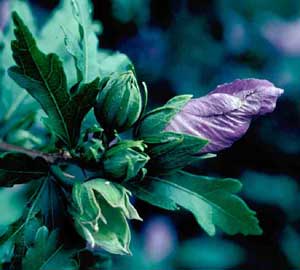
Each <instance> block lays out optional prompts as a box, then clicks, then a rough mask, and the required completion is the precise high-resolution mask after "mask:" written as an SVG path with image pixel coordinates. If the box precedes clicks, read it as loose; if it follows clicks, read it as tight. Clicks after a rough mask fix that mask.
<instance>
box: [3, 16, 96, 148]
mask: <svg viewBox="0 0 300 270" xmlns="http://www.w3.org/2000/svg"><path fill="white" fill-rule="evenodd" d="M13 20H14V23H15V26H16V29H15V35H16V40H15V41H13V42H12V50H13V57H14V59H15V61H16V63H17V66H14V67H12V68H10V69H9V75H10V76H11V77H12V78H13V79H14V80H15V81H16V82H17V83H18V84H19V85H20V86H21V87H23V88H25V89H26V90H27V91H28V92H29V93H30V94H31V95H32V96H33V97H34V98H35V99H36V100H37V101H38V102H39V103H40V104H41V106H42V108H43V109H44V111H45V112H46V114H47V115H48V118H47V119H45V124H46V125H47V126H48V127H49V128H50V130H51V131H52V132H53V133H54V134H55V135H56V137H57V138H59V139H60V140H61V141H63V142H64V144H66V145H67V146H69V147H72V146H74V145H75V144H76V142H77V140H78V136H79V129H80V125H81V122H82V120H83V117H84V116H85V114H86V113H87V112H88V111H89V109H91V107H92V105H93V102H94V100H95V98H96V96H97V93H98V83H99V80H98V79H95V80H94V81H93V82H91V83H89V84H86V85H83V86H81V87H80V88H79V91H78V92H77V93H75V94H74V95H71V94H70V93H69V92H68V90H67V79H66V75H65V72H64V69H63V66H62V63H61V61H60V60H59V58H58V56H57V55H55V54H48V55H45V54H44V53H42V52H41V51H40V50H39V49H38V47H37V45H36V42H35V40H34V38H33V36H32V34H31V33H30V31H29V30H28V28H27V27H26V25H25V24H24V23H23V21H22V20H21V18H20V17H19V16H18V15H17V13H13Z"/></svg>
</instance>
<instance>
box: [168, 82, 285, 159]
mask: <svg viewBox="0 0 300 270" xmlns="http://www.w3.org/2000/svg"><path fill="white" fill-rule="evenodd" d="M282 93H283V90H282V89H279V88H276V87H275V86H274V85H273V84H272V83H270V82H269V81H266V80H258V79H245V80H235V81H233V82H232V83H228V84H223V85H220V86H218V87H217V88H216V89H215V90H214V91H212V92H210V93H209V94H208V95H206V96H204V97H201V98H197V99H192V100H190V101H189V102H188V103H187V104H186V105H185V106H184V107H183V109H182V110H181V111H180V112H179V113H178V114H176V115H175V117H174V118H173V119H172V120H171V121H170V123H169V124H168V126H167V127H166V128H165V130H166V131H175V132H180V133H187V134H191V135H194V136H199V137H202V138H205V139H208V140H209V144H208V145H207V146H205V147H204V148H203V149H202V150H201V152H200V153H207V152H217V151H220V150H222V149H224V148H227V147H230V146H231V145H232V144H233V143H234V142H235V141H236V140H238V139H239V138H240V137H242V136H243V135H244V134H245V133H246V131H247V130H248V128H249V125H250V123H251V120H252V118H253V117H255V116H259V115H263V114H266V113H270V112H272V111H273V110H274V109H275V107H276V101H277V98H278V97H279V96H280V95H281V94H282Z"/></svg>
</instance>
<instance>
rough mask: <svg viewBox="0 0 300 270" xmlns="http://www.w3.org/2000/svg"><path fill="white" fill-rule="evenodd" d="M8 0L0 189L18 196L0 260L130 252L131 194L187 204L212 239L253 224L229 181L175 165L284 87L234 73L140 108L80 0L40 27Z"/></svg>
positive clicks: (241, 125)
mask: <svg viewBox="0 0 300 270" xmlns="http://www.w3.org/2000/svg"><path fill="white" fill-rule="evenodd" d="M11 9H12V10H14V11H13V12H12V14H11V19H12V20H11V22H8V23H7V25H6V26H5V28H4V30H3V33H2V34H1V35H2V36H3V37H4V38H3V39H2V40H3V42H2V44H1V55H0V94H1V96H0V98H1V99H0V102H1V108H0V136H1V137H0V186H1V187H2V189H1V192H5V193H6V194H15V195H16V196H17V197H18V199H19V200H21V198H22V200H23V204H20V206H19V208H20V209H18V211H17V213H14V214H13V215H12V216H11V218H10V219H9V220H7V221H6V223H3V224H0V244H1V250H5V256H4V255H3V254H1V263H6V264H7V265H9V267H10V268H9V269H24V270H29V269H30V270H33V269H43V270H53V269H102V268H101V267H102V266H103V267H104V264H105V263H106V257H107V256H108V255H109V254H120V255H125V254H126V255H127V254H131V252H130V238H131V233H130V226H129V220H137V222H142V218H143V213H138V209H136V208H135V206H134V203H133V201H132V198H133V197H135V198H137V199H140V200H143V201H146V202H147V203H149V204H152V205H154V206H156V207H160V208H163V209H167V210H170V211H179V210H186V211H190V212H191V213H192V214H193V215H194V217H195V219H196V220H197V222H198V223H199V225H200V227H201V228H202V229H203V230H204V231H205V232H206V233H207V234H209V235H210V236H213V235H214V234H215V233H216V228H218V229H220V230H221V231H223V232H225V233H227V234H230V235H233V234H237V233H241V234H244V235H259V234H261V233H262V230H261V228H260V227H259V224H258V220H257V218H256V215H255V212H254V211H252V210H250V209H249V207H248V206H247V205H246V203H245V202H244V201H243V200H242V199H241V198H240V197H238V195H236V193H238V192H239V191H240V190H241V188H242V184H241V183H240V182H239V181H238V180H236V179H231V178H225V179H221V178H216V177H209V176H202V175H194V174H191V173H189V172H187V171H186V170H185V169H186V167H187V166H188V165H190V164H191V163H194V162H201V160H203V159H206V158H213V157H216V155H215V153H216V152H218V151H220V150H222V149H224V148H227V147H230V146H231V145H232V143H234V142H235V141H236V140H238V139H239V138H240V137H241V136H243V135H244V134H245V133H246V131H247V129H248V128H249V125H250V122H251V120H252V118H254V117H256V116H260V115H264V114H266V113H270V112H272V111H273V110H274V108H275V106H276V101H277V98H278V97H279V96H280V95H281V94H282V93H283V90H281V89H279V88H276V87H275V86H274V85H273V84H272V83H270V82H268V81H266V80H258V79H243V80H235V81H233V82H231V83H228V84H224V85H221V86H218V87H217V88H216V89H215V90H214V91H212V92H210V93H209V94H208V95H206V96H204V97H200V98H192V96H190V95H180V96H176V97H174V98H172V99H170V100H169V101H168V102H167V103H166V104H165V105H163V106H161V107H159V108H155V109H152V110H150V111H149V110H148V109H147V99H148V96H147V86H146V83H144V82H139V81H138V80H137V77H136V73H135V70H134V66H133V64H132V63H131V62H130V60H129V59H128V58H127V57H126V56H125V55H123V54H121V53H117V52H115V53H113V52H110V51H106V50H103V49H99V48H98V38H97V34H98V33H99V31H101V25H100V24H99V23H98V22H93V21H92V19H91V18H92V14H91V10H92V9H91V4H90V3H89V1H88V0H81V1H79V0H65V1H62V3H61V4H60V6H59V7H58V8H57V9H56V10H55V11H54V13H53V14H52V16H51V19H50V20H49V21H47V22H46V23H45V24H44V25H43V26H42V27H41V26H39V27H37V25H36V24H35V23H34V20H33V17H32V16H31V13H30V9H29V8H28V6H26V5H25V4H24V3H23V2H21V1H12V4H11ZM37 28H38V29H37ZM3 211H6V210H3ZM178 214H179V213H178ZM0 215H4V213H0Z"/></svg>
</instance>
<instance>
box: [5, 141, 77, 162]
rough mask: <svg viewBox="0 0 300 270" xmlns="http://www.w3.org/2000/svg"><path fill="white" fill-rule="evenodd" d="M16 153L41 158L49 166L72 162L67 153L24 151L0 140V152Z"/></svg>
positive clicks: (22, 148) (24, 149)
mask: <svg viewBox="0 0 300 270" xmlns="http://www.w3.org/2000/svg"><path fill="white" fill-rule="evenodd" d="M3 151H4V152H18V153H23V154H26V155H28V156H30V157H32V158H37V157H40V158H43V159H44V160H45V161H47V162H48V163H50V164H54V163H57V162H59V161H72V160H73V158H72V157H71V155H70V154H69V152H61V153H44V152H41V151H37V150H32V149H26V148H24V147H20V146H16V145H12V144H9V143H6V142H3V141H1V140H0V152H3Z"/></svg>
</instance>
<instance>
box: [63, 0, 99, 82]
mask: <svg viewBox="0 0 300 270" xmlns="http://www.w3.org/2000/svg"><path fill="white" fill-rule="evenodd" d="M71 4H72V11H73V16H74V18H75V20H76V22H77V23H78V33H73V32H72V31H71V30H70V29H65V30H64V31H65V45H66V48H67V50H68V51H69V53H70V54H71V55H72V56H73V58H74V60H75V65H76V69H77V75H78V80H83V81H84V82H86V81H89V80H93V79H95V78H96V77H97V76H98V75H99V65H98V61H97V53H98V37H97V33H99V32H100V29H101V26H100V24H98V23H93V22H92V4H91V2H90V1H89V0H85V1H82V0H81V1H77V0H71Z"/></svg>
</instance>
